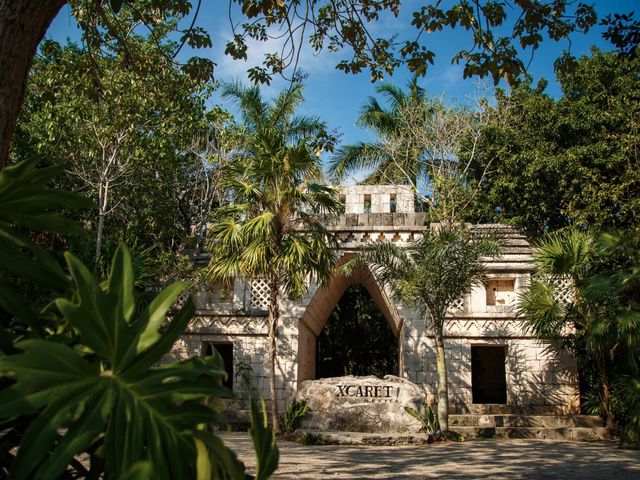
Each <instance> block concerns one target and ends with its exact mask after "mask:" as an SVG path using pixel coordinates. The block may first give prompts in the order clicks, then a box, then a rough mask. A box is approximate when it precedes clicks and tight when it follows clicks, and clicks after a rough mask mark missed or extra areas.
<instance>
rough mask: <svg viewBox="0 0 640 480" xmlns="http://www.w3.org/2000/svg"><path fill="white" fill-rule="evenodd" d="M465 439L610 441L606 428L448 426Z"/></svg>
mask: <svg viewBox="0 0 640 480" xmlns="http://www.w3.org/2000/svg"><path fill="white" fill-rule="evenodd" d="M449 428H450V429H451V430H452V431H454V432H456V433H459V434H460V435H462V436H464V437H465V438H532V439H538V440H570V441H597V440H610V439H611V434H610V432H609V429H608V428H606V427H555V428H553V427H462V426H455V425H450V427H449Z"/></svg>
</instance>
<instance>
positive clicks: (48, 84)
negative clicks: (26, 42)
mask: <svg viewBox="0 0 640 480" xmlns="http://www.w3.org/2000/svg"><path fill="white" fill-rule="evenodd" d="M137 47H138V48H139V49H140V50H146V61H145V63H141V62H137V63H135V64H133V65H132V64H130V63H129V62H128V61H127V58H126V56H125V55H124V53H121V54H119V55H116V56H108V55H105V54H100V53H95V52H94V53H90V52H87V51H86V50H83V49H81V48H79V47H77V46H74V45H67V46H64V47H63V46H61V45H59V44H57V43H55V42H46V43H45V44H44V45H43V47H42V49H41V54H40V55H39V56H38V58H37V59H36V62H35V65H34V68H33V72H32V76H31V80H30V83H29V87H28V92H27V99H26V104H25V108H24V110H23V112H22V115H21V117H20V122H19V127H18V133H17V135H16V141H15V142H14V148H13V153H14V157H15V159H16V160H21V159H37V160H38V161H39V162H40V163H42V164H45V165H51V164H53V165H62V166H64V167H66V169H67V172H68V173H67V174H66V175H65V176H64V177H62V187H63V188H64V189H66V190H75V191H79V192H82V193H84V194H85V195H86V196H87V197H89V198H91V199H93V200H94V202H95V203H96V205H97V206H98V209H97V211H89V212H86V213H85V214H84V215H85V217H84V219H83V220H84V221H85V222H86V223H85V224H86V225H87V226H88V227H89V229H90V230H91V231H92V233H93V235H94V238H97V243H98V244H103V243H105V242H106V246H107V247H108V246H109V245H111V246H114V245H115V244H117V242H118V241H119V240H121V239H125V240H127V241H128V242H131V243H134V242H137V243H140V244H142V245H159V246H162V247H163V248H165V249H173V250H175V249H177V248H178V247H180V246H183V245H184V240H185V238H186V237H187V236H189V234H190V233H191V227H192V225H193V224H194V223H196V222H195V219H194V216H195V214H196V211H195V210H197V207H198V205H196V203H197V201H198V200H199V199H196V198H193V193H194V191H197V189H198V188H199V187H200V185H199V182H201V181H203V178H202V177H203V176H206V175H208V172H207V169H206V168H205V167H206V165H204V166H203V162H202V158H201V157H200V155H199V154H200V153H201V150H203V149H205V150H206V146H202V145H201V144H202V143H203V141H204V142H207V141H208V140H209V136H210V132H211V130H212V129H213V128H214V127H213V126H211V125H210V123H209V121H210V120H214V119H213V118H210V116H208V115H207V111H206V109H205V103H204V102H205V99H206V98H207V94H208V87H207V86H206V84H204V83H201V82H198V81H194V80H192V79H191V77H189V76H188V75H185V74H184V73H182V72H180V71H179V70H177V69H175V68H173V67H172V66H171V65H168V64H166V63H163V62H162V61H161V60H162V56H161V54H160V53H158V51H157V47H156V45H155V44H151V43H148V42H145V41H143V40H139V41H138V44H137ZM196 140H197V141H196ZM207 160H211V161H215V159H213V158H208V159H206V160H205V161H207ZM203 169H204V170H203ZM208 201H209V202H211V201H212V199H211V198H209V199H208ZM103 226H104V228H102V227H103ZM103 230H104V231H103ZM103 240H104V241H103ZM96 251H97V253H101V251H102V249H101V248H100V246H99V245H98V248H97V250H96Z"/></svg>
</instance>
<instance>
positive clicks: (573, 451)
mask: <svg viewBox="0 0 640 480" xmlns="http://www.w3.org/2000/svg"><path fill="white" fill-rule="evenodd" d="M222 439H223V441H224V443H225V444H226V445H227V446H229V447H231V448H232V449H233V450H234V451H235V452H236V453H237V454H238V456H239V457H240V458H241V459H242V460H243V461H244V462H245V464H246V465H247V467H248V468H249V470H251V469H252V467H253V466H254V465H255V460H254V456H253V448H252V444H251V439H250V438H249V436H248V435H247V434H246V433H226V434H223V435H222ZM278 446H279V448H280V465H279V467H278V470H277V472H276V474H275V475H274V476H273V478H274V479H317V478H349V479H351V478H354V479H365V478H389V479H396V478H397V479H421V478H440V479H447V480H448V479H463V478H465V479H467V478H469V479H487V480H488V479H513V478H521V479H528V480H529V479H549V478H561V479H580V480H589V479H594V480H606V479H625V480H626V479H629V480H633V479H639V480H640V451H639V450H622V449H619V448H617V446H616V444H615V443H611V442H597V443H596V442H594V443H586V442H582V443H579V442H563V441H552V440H521V439H482V440H467V441H465V442H462V443H447V444H434V445H428V446H418V447H415V446H394V447H377V446H376V447H372V446H341V445H314V446H304V445H299V444H297V443H293V442H286V441H279V442H278Z"/></svg>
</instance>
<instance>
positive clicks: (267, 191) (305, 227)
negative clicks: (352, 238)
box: [208, 84, 342, 431]
mask: <svg viewBox="0 0 640 480" xmlns="http://www.w3.org/2000/svg"><path fill="white" fill-rule="evenodd" d="M224 95H225V96H228V97H231V98H233V99H234V100H235V101H236V102H237V103H238V105H239V107H240V108H241V110H242V114H243V117H244V121H245V131H246V137H245V143H244V148H243V149H241V151H239V152H238V154H237V155H236V157H235V158H234V159H233V161H231V162H229V163H228V164H227V165H226V166H225V168H224V171H223V175H222V176H221V183H222V184H223V185H224V188H225V190H226V191H227V192H228V201H229V203H228V204H226V205H223V206H221V207H220V208H218V209H217V210H216V211H215V212H214V215H213V221H212V225H211V227H210V228H209V231H208V235H209V238H208V250H209V251H210V252H211V260H210V262H209V275H210V278H211V280H214V281H215V280H229V279H231V278H234V277H236V276H240V275H241V276H244V277H248V278H256V277H261V278H265V279H266V280H267V281H268V282H269V288H270V290H271V296H270V299H269V338H270V341H269V358H270V359H269V369H270V377H271V378H270V387H271V415H272V418H273V421H274V424H275V427H276V431H278V430H279V426H278V413H277V402H276V398H275V396H276V391H275V349H276V342H275V335H276V328H277V324H278V319H279V312H278V293H279V292H280V291H281V290H282V291H284V292H285V293H286V294H288V295H289V296H290V297H292V298H296V297H299V296H300V295H302V294H303V293H304V291H305V290H306V288H307V285H308V284H307V281H308V280H309V278H310V277H315V278H316V279H317V280H318V283H320V284H324V283H325V282H327V281H328V280H329V279H330V277H331V273H332V268H333V266H334V264H335V262H336V248H335V246H336V243H335V239H334V238H333V235H332V234H331V233H330V232H329V231H328V230H327V229H326V228H325V227H324V226H323V225H322V223H321V222H320V221H319V220H320V218H321V217H322V216H323V215H327V214H328V215H331V214H335V213H338V212H340V211H341V209H342V205H341V203H340V201H339V199H338V197H337V193H336V191H335V190H334V189H332V188H330V187H327V186H325V185H322V184H321V183H319V182H318V180H321V179H322V169H321V167H320V162H319V159H318V157H317V156H316V152H318V155H319V151H318V150H316V149H320V150H321V149H323V148H329V147H328V144H327V138H328V137H327V133H326V128H325V126H324V124H323V123H322V122H320V121H319V120H318V119H316V118H309V117H300V116H296V115H295V110H296V107H297V106H298V105H299V104H300V102H301V101H302V90H301V87H300V86H299V85H295V86H294V87H292V88H291V89H290V90H288V91H286V92H283V93H282V94H280V95H279V96H277V97H276V98H275V99H274V100H273V102H272V103H267V102H264V101H263V100H262V98H261V96H260V90H259V89H258V88H256V87H253V88H243V87H241V86H240V85H237V84H232V85H227V86H226V87H225V90H224Z"/></svg>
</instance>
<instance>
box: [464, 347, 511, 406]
mask: <svg viewBox="0 0 640 480" xmlns="http://www.w3.org/2000/svg"><path fill="white" fill-rule="evenodd" d="M505 357H506V347H505V346H502V345H501V346H495V347H494V346H472V347H471V389H472V396H473V403H498V404H505V403H507V380H506V374H505Z"/></svg>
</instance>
